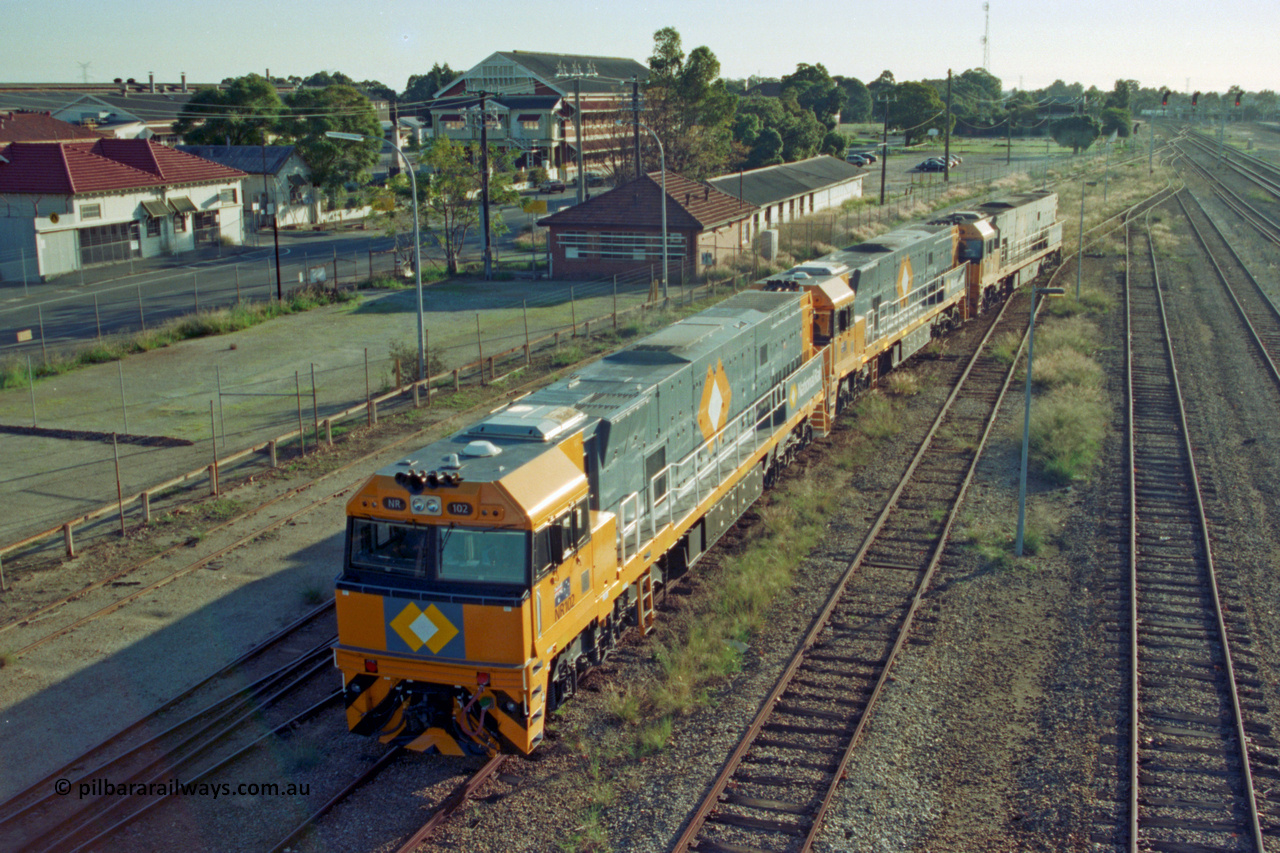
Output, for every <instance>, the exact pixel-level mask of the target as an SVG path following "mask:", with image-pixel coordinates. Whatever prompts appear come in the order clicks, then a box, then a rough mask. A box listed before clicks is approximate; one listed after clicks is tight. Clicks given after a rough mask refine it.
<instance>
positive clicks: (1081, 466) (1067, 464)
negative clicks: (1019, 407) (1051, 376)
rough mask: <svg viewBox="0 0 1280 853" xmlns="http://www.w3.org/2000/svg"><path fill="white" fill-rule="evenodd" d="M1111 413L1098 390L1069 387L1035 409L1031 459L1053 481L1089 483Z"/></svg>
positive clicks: (1053, 393) (1041, 398) (1054, 392)
mask: <svg viewBox="0 0 1280 853" xmlns="http://www.w3.org/2000/svg"><path fill="white" fill-rule="evenodd" d="M1109 419H1110V411H1109V409H1108V407H1107V403H1106V400H1105V398H1104V396H1103V394H1102V392H1101V391H1100V390H1099V389H1097V388H1085V387H1080V386H1076V385H1065V386H1062V387H1059V388H1054V389H1053V390H1051V391H1050V392H1049V393H1048V394H1044V395H1041V396H1038V397H1037V398H1036V400H1035V403H1034V404H1033V405H1032V407H1031V458H1032V460H1033V461H1034V462H1035V464H1036V466H1037V467H1038V468H1039V470H1040V471H1041V472H1042V473H1043V475H1044V476H1045V477H1047V478H1048V479H1049V480H1051V481H1053V482H1055V483H1058V484H1060V485H1067V484H1070V483H1072V482H1075V481H1077V480H1087V479H1088V478H1089V475H1090V474H1091V472H1092V470H1093V467H1094V465H1095V464H1096V463H1097V461H1098V453H1099V451H1100V450H1101V449H1102V441H1103V438H1104V437H1105V436H1106V431H1107V425H1108V422H1109Z"/></svg>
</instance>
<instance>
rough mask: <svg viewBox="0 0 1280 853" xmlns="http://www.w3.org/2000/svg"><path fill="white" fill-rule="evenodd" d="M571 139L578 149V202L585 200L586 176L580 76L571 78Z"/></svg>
mask: <svg viewBox="0 0 1280 853" xmlns="http://www.w3.org/2000/svg"><path fill="white" fill-rule="evenodd" d="M573 141H574V142H575V143H577V144H576V145H575V146H574V147H575V148H577V149H578V204H582V203H583V202H584V201H586V200H587V176H586V174H585V173H584V172H583V171H582V168H583V167H582V78H580V77H574V78H573Z"/></svg>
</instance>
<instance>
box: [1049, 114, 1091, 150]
mask: <svg viewBox="0 0 1280 853" xmlns="http://www.w3.org/2000/svg"><path fill="white" fill-rule="evenodd" d="M1049 132H1050V133H1051V134H1052V135H1053V141H1054V142H1057V143H1058V144H1059V145H1061V146H1062V147H1063V148H1070V149H1071V153H1072V154H1079V153H1080V152H1081V151H1082V150H1087V149H1088V147H1089V146H1090V145H1092V144H1093V142H1094V140H1095V139H1097V138H1098V134H1100V133H1101V132H1102V128H1101V126H1100V125H1099V124H1098V120H1097V119H1096V118H1094V117H1093V116H1067V117H1066V118H1064V119H1062V120H1060V121H1055V122H1054V123H1053V124H1051V125H1050V126H1049Z"/></svg>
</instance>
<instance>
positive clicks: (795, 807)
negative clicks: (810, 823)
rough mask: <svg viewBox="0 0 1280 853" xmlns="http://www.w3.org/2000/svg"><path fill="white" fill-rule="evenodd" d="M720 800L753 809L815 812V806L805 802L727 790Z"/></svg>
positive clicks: (799, 812)
mask: <svg viewBox="0 0 1280 853" xmlns="http://www.w3.org/2000/svg"><path fill="white" fill-rule="evenodd" d="M720 802H722V803H732V804H733V805H738V806H746V807H747V808H751V809H760V810H761V811H769V812H784V813H786V814H796V815H811V814H813V806H809V805H804V804H803V803H791V802H787V801H786V800H770V799H764V798H762V797H747V796H743V795H742V794H739V793H736V792H733V791H726V792H725V793H723V794H721V795H720Z"/></svg>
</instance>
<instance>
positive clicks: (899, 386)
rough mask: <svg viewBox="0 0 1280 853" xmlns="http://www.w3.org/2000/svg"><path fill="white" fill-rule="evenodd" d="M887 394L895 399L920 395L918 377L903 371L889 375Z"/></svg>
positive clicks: (896, 371)
mask: <svg viewBox="0 0 1280 853" xmlns="http://www.w3.org/2000/svg"><path fill="white" fill-rule="evenodd" d="M889 393H890V394H893V395H894V396H895V397H914V396H915V395H916V394H919V393H920V377H918V376H916V375H915V374H914V373H911V372H909V371H905V370H895V371H894V372H893V373H890V374H889Z"/></svg>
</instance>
